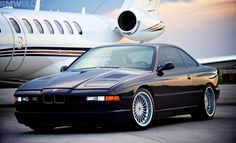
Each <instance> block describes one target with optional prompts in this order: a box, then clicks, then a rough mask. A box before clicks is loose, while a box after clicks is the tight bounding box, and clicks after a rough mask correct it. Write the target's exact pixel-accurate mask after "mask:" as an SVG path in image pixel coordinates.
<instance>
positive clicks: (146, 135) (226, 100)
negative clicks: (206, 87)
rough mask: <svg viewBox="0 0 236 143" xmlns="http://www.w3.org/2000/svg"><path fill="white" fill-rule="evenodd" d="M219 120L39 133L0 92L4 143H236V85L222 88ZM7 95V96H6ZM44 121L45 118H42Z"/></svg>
mask: <svg viewBox="0 0 236 143" xmlns="http://www.w3.org/2000/svg"><path fill="white" fill-rule="evenodd" d="M220 89H221V94H220V98H219V100H218V103H217V110H216V114H215V117H214V118H213V119H212V120H207V121H193V120H192V119H191V117H190V116H189V115H185V116H176V117H172V118H168V119H161V120H156V121H155V122H154V124H153V125H152V127H150V128H149V129H147V130H144V131H136V130H133V129H129V128H126V127H124V126H120V127H105V128H101V127H78V128H72V127H61V128H57V129H56V130H55V131H53V132H50V133H38V132H35V131H32V130H31V129H29V128H28V127H26V126H24V125H22V124H19V123H18V122H17V121H16V119H15V116H14V106H8V105H11V103H12V98H9V96H11V97H12V94H13V93H14V91H15V89H4V90H3V89H0V104H1V103H2V104H3V106H0V143H42V142H43V143H234V142H236V85H221V86H220ZM3 94H4V96H3ZM42 118H43V117H42Z"/></svg>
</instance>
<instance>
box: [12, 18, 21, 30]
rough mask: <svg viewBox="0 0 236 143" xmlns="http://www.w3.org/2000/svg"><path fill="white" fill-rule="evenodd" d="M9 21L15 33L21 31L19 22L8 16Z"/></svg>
mask: <svg viewBox="0 0 236 143" xmlns="http://www.w3.org/2000/svg"><path fill="white" fill-rule="evenodd" d="M10 22H11V24H12V26H13V27H14V29H15V31H16V33H21V30H20V26H19V24H18V23H17V22H16V21H15V19H13V18H10Z"/></svg>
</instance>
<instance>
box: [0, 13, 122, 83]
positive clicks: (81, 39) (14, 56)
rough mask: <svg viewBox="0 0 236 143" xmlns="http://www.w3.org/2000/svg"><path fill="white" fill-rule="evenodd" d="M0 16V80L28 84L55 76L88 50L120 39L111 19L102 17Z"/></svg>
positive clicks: (19, 14)
mask: <svg viewBox="0 0 236 143" xmlns="http://www.w3.org/2000/svg"><path fill="white" fill-rule="evenodd" d="M0 12H1V14H0V29H1V32H0V65H1V66H0V72H1V75H0V78H1V79H4V78H6V79H7V78H11V77H14V78H15V79H17V78H18V77H19V79H25V80H27V79H32V78H34V77H39V76H41V75H46V74H54V73H58V72H59V69H60V67H61V66H63V65H68V64H70V63H71V62H73V61H74V60H75V59H76V58H77V57H79V56H80V55H81V54H83V53H84V52H85V51H87V50H88V49H89V48H91V47H94V46H98V45H104V44H108V43H117V42H120V41H121V40H122V38H123V36H121V35H120V34H119V33H118V32H117V31H115V30H114V27H112V26H114V25H112V24H111V23H112V19H109V18H106V17H102V16H97V15H96V16H94V15H89V14H86V15H84V14H73V13H62V12H44V11H39V12H37V11H30V10H12V9H1V10H0ZM42 41H43V42H42ZM36 65H37V66H36Z"/></svg>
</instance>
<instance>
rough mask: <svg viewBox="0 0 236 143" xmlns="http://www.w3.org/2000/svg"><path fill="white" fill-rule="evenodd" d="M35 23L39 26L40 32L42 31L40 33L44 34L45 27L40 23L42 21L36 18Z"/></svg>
mask: <svg viewBox="0 0 236 143" xmlns="http://www.w3.org/2000/svg"><path fill="white" fill-rule="evenodd" d="M34 23H35V25H36V27H37V28H38V30H39V33H40V34H43V33H44V30H43V27H42V25H41V24H40V22H39V21H38V20H37V19H34Z"/></svg>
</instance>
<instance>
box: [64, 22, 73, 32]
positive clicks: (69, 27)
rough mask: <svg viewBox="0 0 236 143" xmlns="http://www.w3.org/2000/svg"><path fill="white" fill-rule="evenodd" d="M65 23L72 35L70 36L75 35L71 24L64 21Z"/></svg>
mask: <svg viewBox="0 0 236 143" xmlns="http://www.w3.org/2000/svg"><path fill="white" fill-rule="evenodd" d="M64 23H65V25H66V27H67V29H68V31H69V33H70V34H74V32H73V29H72V27H71V26H70V24H69V23H68V22H67V21H64Z"/></svg>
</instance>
